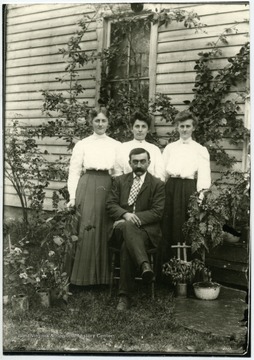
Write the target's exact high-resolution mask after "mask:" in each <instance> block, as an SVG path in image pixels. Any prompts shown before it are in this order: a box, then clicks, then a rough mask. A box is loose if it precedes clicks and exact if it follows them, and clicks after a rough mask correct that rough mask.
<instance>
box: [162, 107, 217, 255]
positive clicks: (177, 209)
mask: <svg viewBox="0 0 254 360" xmlns="http://www.w3.org/2000/svg"><path fill="white" fill-rule="evenodd" d="M175 121H176V126H177V131H178V132H179V135H180V139H179V140H177V141H175V142H173V143H171V144H168V145H167V146H166V147H165V149H164V152H163V160H164V165H165V170H166V202H165V210H164V216H163V226H162V228H163V242H164V246H163V248H164V249H163V254H164V256H165V258H164V259H163V260H165V261H167V260H168V259H169V258H172V257H174V256H176V250H175V249H172V248H171V245H176V244H177V243H178V242H180V243H181V244H182V243H183V242H184V241H185V239H184V236H183V232H182V227H183V224H184V223H185V221H186V220H187V217H188V204H189V200H190V196H191V195H192V194H193V193H194V192H195V191H200V190H205V189H208V188H209V187H210V185H211V170H210V157H209V153H208V151H207V149H206V147H204V146H202V145H200V144H199V143H197V142H196V141H194V140H193V139H192V133H193V131H194V130H195V126H196V124H195V119H194V117H193V115H192V113H191V112H190V111H188V110H184V111H181V112H180V113H178V114H177V115H176V118H175ZM186 243H188V239H186Z"/></svg>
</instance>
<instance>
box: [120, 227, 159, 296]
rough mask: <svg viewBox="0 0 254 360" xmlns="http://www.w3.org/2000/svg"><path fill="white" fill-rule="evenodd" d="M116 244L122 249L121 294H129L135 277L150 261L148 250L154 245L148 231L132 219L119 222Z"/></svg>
mask: <svg viewBox="0 0 254 360" xmlns="http://www.w3.org/2000/svg"><path fill="white" fill-rule="evenodd" d="M114 245H115V246H116V247H117V248H119V249H120V264H121V267H120V281H119V295H123V294H124V295H129V294H130V292H131V291H132V285H133V278H134V277H135V274H136V273H137V271H139V272H141V266H142V264H143V262H145V261H147V262H149V259H148V255H147V250H148V249H151V248H153V247H154V245H153V244H152V243H151V241H150V240H149V237H148V235H147V233H146V231H145V230H144V229H143V228H142V227H140V228H139V227H137V225H135V224H133V223H132V222H131V221H124V222H121V223H119V224H118V225H117V226H116V228H115V231H114Z"/></svg>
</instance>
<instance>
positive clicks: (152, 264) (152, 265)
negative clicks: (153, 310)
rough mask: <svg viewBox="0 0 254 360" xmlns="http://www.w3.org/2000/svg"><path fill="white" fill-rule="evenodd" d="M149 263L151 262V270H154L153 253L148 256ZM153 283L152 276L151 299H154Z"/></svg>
mask: <svg viewBox="0 0 254 360" xmlns="http://www.w3.org/2000/svg"><path fill="white" fill-rule="evenodd" d="M150 263H151V268H152V270H153V272H154V256H153V254H151V256H150ZM154 283H155V276H154V278H153V280H152V283H151V290H152V300H154Z"/></svg>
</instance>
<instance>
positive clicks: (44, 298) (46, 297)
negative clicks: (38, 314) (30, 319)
mask: <svg viewBox="0 0 254 360" xmlns="http://www.w3.org/2000/svg"><path fill="white" fill-rule="evenodd" d="M37 294H38V295H39V298H40V303H41V305H42V306H44V307H50V290H49V289H45V290H43V289H41V290H37Z"/></svg>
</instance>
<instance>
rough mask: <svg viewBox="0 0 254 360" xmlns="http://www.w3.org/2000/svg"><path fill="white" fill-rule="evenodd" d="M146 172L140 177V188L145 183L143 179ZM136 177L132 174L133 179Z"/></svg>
mask: <svg viewBox="0 0 254 360" xmlns="http://www.w3.org/2000/svg"><path fill="white" fill-rule="evenodd" d="M146 174H147V171H146V172H145V173H144V174H143V175H141V176H140V187H141V186H142V185H143V183H144V181H145V177H146ZM136 176H137V175H136V174H135V173H134V172H133V179H134V178H135V177H136Z"/></svg>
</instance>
